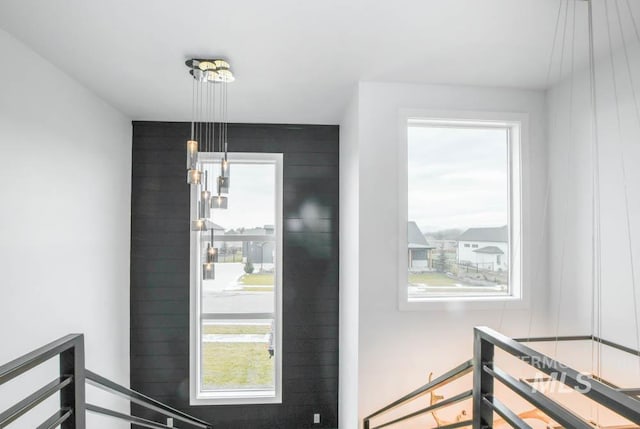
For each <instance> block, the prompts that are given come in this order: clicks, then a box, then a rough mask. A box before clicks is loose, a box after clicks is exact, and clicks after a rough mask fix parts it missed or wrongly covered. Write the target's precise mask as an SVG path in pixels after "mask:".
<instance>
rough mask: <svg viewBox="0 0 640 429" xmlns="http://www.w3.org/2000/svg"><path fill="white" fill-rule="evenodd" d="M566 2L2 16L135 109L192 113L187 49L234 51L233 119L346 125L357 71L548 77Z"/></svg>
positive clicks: (399, 76) (138, 8)
mask: <svg viewBox="0 0 640 429" xmlns="http://www.w3.org/2000/svg"><path fill="white" fill-rule="evenodd" d="M559 1H560V0H394V1H384V2H383V1H376V0H342V1H341V0H318V1H308V0H269V1H264V0H236V1H213V0H180V1H178V0H55V1H47V0H2V1H0V27H2V28H4V29H5V30H6V31H8V32H9V33H11V34H13V35H14V36H15V37H16V38H18V39H20V40H22V41H23V42H24V43H26V44H27V45H29V46H30V47H31V48H33V49H34V50H35V51H36V52H38V53H40V54H41V55H42V56H43V57H45V58H47V59H48V60H49V61H51V62H52V63H54V64H56V65H57V66H58V67H60V68H61V69H63V70H65V71H66V72H68V73H69V74H70V75H71V76H73V77H74V78H75V79H77V80H78V81H80V82H81V83H83V84H84V85H85V86H87V87H88V88H90V89H91V90H92V91H94V92H95V93H96V94H98V95H99V96H101V97H102V98H104V99H105V100H107V101H108V102H109V103H111V104H112V105H113V106H115V107H116V108H118V109H119V110H121V111H122V112H124V113H125V114H126V115H128V116H129V117H131V118H132V119H147V120H186V119H188V118H189V114H190V108H191V101H190V97H191V80H190V77H189V76H188V75H187V69H186V67H185V66H184V60H185V59H187V58H189V57H191V56H222V57H226V58H228V59H229V60H230V62H231V65H232V68H233V70H234V72H235V75H236V77H237V80H236V82H235V83H233V84H232V85H230V87H229V97H230V105H229V110H230V119H231V121H234V122H241V121H244V122H273V123H318V124H336V123H339V122H340V118H341V116H342V113H343V110H344V107H345V105H346V103H347V101H348V99H349V97H350V94H351V91H352V88H353V87H354V85H355V83H356V82H357V81H358V80H364V81H389V82H412V83H452V84H464V85H484V86H504V87H519V88H542V87H544V85H545V78H546V73H547V64H548V59H549V51H550V47H551V43H552V40H553V33H554V28H555V23H556V16H557V11H558V5H559ZM2 60H3V61H11V59H9V58H3V59H2ZM16 66H17V65H16ZM27 66H28V65H27Z"/></svg>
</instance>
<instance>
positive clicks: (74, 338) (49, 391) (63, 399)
mask: <svg viewBox="0 0 640 429" xmlns="http://www.w3.org/2000/svg"><path fill="white" fill-rule="evenodd" d="M56 356H59V357H60V372H59V375H58V377H56V378H55V379H54V380H53V381H51V382H50V383H48V384H46V385H45V386H43V387H41V388H40V389H38V390H36V391H35V392H34V393H32V394H30V395H28V396H27V397H26V398H24V399H22V400H20V401H19V402H17V403H16V404H15V405H13V406H11V407H9V408H8V409H7V410H5V411H4V412H0V428H3V427H5V426H7V425H9V424H10V423H12V422H14V421H16V420H18V419H19V418H20V417H22V416H24V415H25V414H26V413H27V412H29V411H30V410H31V409H33V408H34V407H35V406H37V405H38V404H40V403H41V402H43V401H44V400H46V399H48V398H50V397H51V396H53V395H54V394H56V393H58V392H60V408H59V409H58V410H57V411H56V412H55V413H54V414H53V415H52V416H51V417H49V418H47V419H46V420H45V421H44V422H43V423H42V424H41V425H39V426H38V427H37V429H53V428H57V427H61V428H62V429H85V427H86V420H85V413H86V412H87V411H88V412H91V413H95V414H100V415H103V416H108V417H112V418H115V419H119V420H123V421H126V422H129V423H132V424H134V425H137V426H139V427H146V428H153V429H171V428H172V427H173V426H171V425H170V424H169V423H167V424H165V423H160V422H156V421H152V420H148V419H144V418H141V417H136V416H132V415H129V414H125V413H121V412H118V411H114V410H110V409H107V408H103V407H100V406H97V405H93V404H87V403H86V400H85V383H88V384H90V385H92V386H95V387H97V388H99V389H102V390H104V391H106V392H109V393H112V394H115V395H117V396H120V397H123V398H125V399H127V400H128V401H130V403H132V404H136V405H139V406H141V407H144V408H147V409H149V410H151V411H153V412H155V413H158V414H159V415H161V416H162V417H163V418H165V419H166V418H169V419H172V420H177V421H180V422H182V423H186V424H188V425H191V426H193V427H197V428H202V429H211V428H212V426H211V424H209V423H207V422H205V421H202V420H200V419H196V418H195V417H192V416H190V415H188V414H185V413H183V412H182V411H179V410H176V409H174V408H171V407H169V406H168V405H165V404H163V403H161V402H159V401H156V400H155V399H152V398H150V397H148V396H145V395H143V394H141V393H139V392H136V391H134V390H131V389H129V388H126V387H124V386H121V385H119V384H117V383H114V382H113V381H111V380H109V379H107V378H105V377H102V376H100V375H98V374H96V373H94V372H92V371H89V370H87V369H85V364H84V336H83V335H81V334H70V335H67V336H65V337H62V338H60V339H58V340H56V341H54V342H52V343H50V344H47V345H46V346H43V347H40V348H39V349H36V350H34V351H32V352H30V353H27V354H26V355H24V356H21V357H19V358H17V359H15V360H13V361H11V362H9V363H7V364H5V365H2V366H0V386H1V385H3V384H4V383H6V382H8V381H9V380H12V379H14V378H16V377H18V376H19V375H22V374H24V373H26V372H28V371H29V370H31V369H33V368H35V367H36V366H38V365H40V364H42V363H44V362H46V361H48V360H49V359H51V358H54V357H56Z"/></svg>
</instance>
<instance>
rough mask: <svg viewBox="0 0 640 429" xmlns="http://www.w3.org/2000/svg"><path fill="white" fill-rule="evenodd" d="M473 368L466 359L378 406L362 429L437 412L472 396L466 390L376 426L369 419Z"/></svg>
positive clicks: (450, 428) (375, 428) (445, 428)
mask: <svg viewBox="0 0 640 429" xmlns="http://www.w3.org/2000/svg"><path fill="white" fill-rule="evenodd" d="M472 370H473V363H472V361H471V360H468V361H466V362H463V363H462V364H460V365H458V366H457V367H455V368H453V369H452V370H451V371H448V372H447V373H445V374H443V375H441V376H440V377H438V378H436V379H435V380H433V381H430V382H429V383H427V384H425V385H423V386H421V387H419V388H417V389H416V390H414V391H413V392H411V393H408V394H406V395H404V396H403V397H402V398H400V399H398V400H396V401H393V402H392V403H390V404H389V405H387V406H385V407H383V408H380V409H379V410H378V411H376V412H375V413H373V414H370V415H368V416H367V417H365V418H364V429H380V428H383V427H387V426H390V425H394V424H397V423H400V422H403V421H405V420H408V419H412V418H414V417H417V416H419V415H422V414H426V413H433V412H437V411H440V410H442V409H443V408H446V407H449V406H451V405H454V404H457V403H458V402H462V401H464V400H465V399H469V398H471V396H472V393H473V392H472V391H471V390H468V391H466V392H462V393H460V394H458V395H455V396H452V397H451V398H449V399H445V400H443V401H441V402H437V403H435V404H433V405H430V406H428V407H425V408H421V409H419V410H417V411H414V412H411V413H409V414H406V415H404V416H402V417H398V418H396V419H393V420H390V421H387V422H384V423H381V424H378V425H376V426H371V420H372V419H374V418H377V417H380V416H382V415H383V414H385V413H387V412H389V411H391V410H393V409H395V408H397V407H399V406H401V405H404V404H407V403H409V402H410V401H412V400H414V399H416V398H418V397H421V396H422V395H424V394H427V393H431V392H433V391H434V390H435V389H439V388H441V387H443V386H446V385H447V384H449V383H451V382H453V381H454V380H457V379H459V378H460V377H462V376H464V375H466V374H468V373H470V372H471V371H472ZM469 425H471V421H470V420H468V421H463V422H456V423H455V424H453V425H447V426H441V429H453V428H458V427H464V426H469Z"/></svg>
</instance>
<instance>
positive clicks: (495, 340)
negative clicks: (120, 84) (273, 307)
mask: <svg viewBox="0 0 640 429" xmlns="http://www.w3.org/2000/svg"><path fill="white" fill-rule="evenodd" d="M547 341H594V342H596V343H600V344H603V345H606V346H609V347H612V348H615V349H617V350H620V351H623V352H626V353H630V354H634V355H637V356H639V357H640V351H638V350H634V349H631V348H629V347H626V346H623V345H620V344H616V343H613V342H611V341H607V340H604V339H601V338H598V337H595V336H592V335H579V336H565V337H537V338H522V339H517V340H514V339H512V338H509V337H506V336H504V335H502V334H500V333H498V332H496V331H494V330H492V329H489V328H485V327H479V328H475V330H474V351H473V355H474V356H473V359H472V360H470V361H467V362H465V363H463V364H462V365H459V366H458V367H456V368H454V369H452V370H451V371H449V372H447V373H445V374H443V375H442V376H440V377H438V378H437V379H436V380H434V381H432V382H429V383H427V384H425V385H423V386H421V387H419V388H418V389H416V390H414V391H413V392H411V393H409V394H407V395H405V396H403V397H402V398H400V399H398V400H396V401H394V402H392V403H390V404H389V405H387V406H385V407H383V408H381V409H379V410H378V411H376V412H374V413H373V414H370V415H369V416H367V417H365V418H364V421H363V423H364V429H379V428H383V427H387V426H390V425H394V424H397V423H400V422H403V421H405V420H408V419H411V418H414V417H417V416H419V415H421V414H425V413H429V412H434V411H439V410H441V409H443V408H445V407H447V406H450V405H453V404H455V403H458V402H461V401H463V400H465V399H468V398H470V397H471V398H473V411H472V415H471V419H470V420H465V421H459V422H455V423H451V424H448V425H445V426H438V429H453V428H461V427H472V428H473V429H491V428H493V424H494V420H493V418H494V413H495V414H497V415H498V416H500V417H501V418H502V419H504V421H505V422H506V423H508V424H509V425H510V426H511V427H514V428H517V429H531V426H530V425H529V424H527V423H526V422H525V419H524V418H522V417H520V416H519V415H518V414H517V413H516V412H514V411H513V410H511V409H509V407H507V406H506V405H505V404H504V403H503V402H501V401H500V399H499V398H497V397H496V396H495V394H494V383H495V381H496V380H497V381H498V382H499V383H501V384H503V385H504V386H506V387H507V388H508V389H509V390H510V391H512V392H513V393H515V394H517V395H518V396H520V397H522V398H523V399H525V400H526V401H527V402H529V403H530V404H532V405H533V406H534V407H535V408H536V409H537V410H539V411H540V412H542V413H543V414H544V415H546V416H548V417H549V418H551V419H553V420H555V421H556V422H557V423H558V424H559V425H561V426H562V427H566V428H572V429H593V427H594V425H593V424H592V423H591V422H588V421H586V420H584V419H583V418H582V417H580V416H579V415H577V414H575V413H574V412H573V411H571V410H569V409H567V408H566V407H564V406H563V405H561V404H559V403H557V402H555V401H553V400H552V399H551V398H549V397H548V396H547V395H545V394H544V393H543V392H542V391H540V390H538V389H535V388H533V386H531V385H530V384H528V382H527V380H521V379H518V378H516V377H514V376H512V375H510V374H508V373H507V372H506V371H504V370H503V369H501V368H499V367H498V366H497V365H496V364H495V361H494V355H495V352H496V348H498V349H499V350H502V351H504V352H506V353H507V354H509V355H511V356H514V357H516V358H517V359H520V360H522V361H523V362H525V363H527V364H528V365H530V366H533V367H535V368H536V369H537V370H538V371H540V372H541V373H543V374H545V375H546V376H547V377H548V380H554V381H557V382H561V383H563V384H564V385H566V386H567V387H569V388H572V389H574V390H575V391H576V392H577V393H579V394H581V395H582V396H584V397H586V398H589V399H590V400H592V401H594V402H596V403H598V404H600V405H601V406H603V407H605V408H607V409H609V410H611V411H612V412H614V413H616V414H618V415H620V416H622V417H624V418H626V419H627V420H629V421H631V422H633V423H634V424H638V425H640V400H639V399H638V396H639V395H640V388H620V387H618V386H615V385H614V384H612V383H610V382H608V381H605V380H602V379H601V378H599V377H596V376H593V375H589V374H581V373H579V372H578V371H576V370H574V369H572V368H570V367H568V366H566V365H563V364H561V363H560V362H558V361H556V360H554V359H552V358H551V357H549V356H546V355H544V354H543V353H540V352H537V351H535V350H533V349H531V348H530V347H528V346H526V345H525V344H523V343H525V342H547ZM469 372H473V389H472V390H468V391H463V392H461V393H459V394H457V395H454V396H452V397H450V398H448V399H445V400H442V401H441V402H437V403H435V404H433V405H430V406H429V407H426V408H422V409H419V410H417V411H414V412H410V413H408V414H405V415H403V416H401V417H397V418H394V419H393V420H388V421H386V422H384V423H381V424H377V425H376V426H373V425H372V423H371V421H372V419H374V418H381V417H382V415H383V414H385V413H387V412H389V411H391V410H393V409H395V408H397V407H399V406H401V405H404V404H407V403H408V402H410V401H412V400H414V399H416V398H418V397H420V396H421V395H423V394H425V393H428V392H433V391H434V390H435V389H437V388H439V387H442V386H445V385H447V384H449V383H451V382H452V381H454V380H456V379H458V378H460V377H461V376H463V375H465V374H468V373H469Z"/></svg>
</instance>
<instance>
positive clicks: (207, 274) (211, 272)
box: [202, 262, 216, 280]
mask: <svg viewBox="0 0 640 429" xmlns="http://www.w3.org/2000/svg"><path fill="white" fill-rule="evenodd" d="M215 278H216V266H215V265H214V264H213V262H207V263H206V264H202V280H215Z"/></svg>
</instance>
